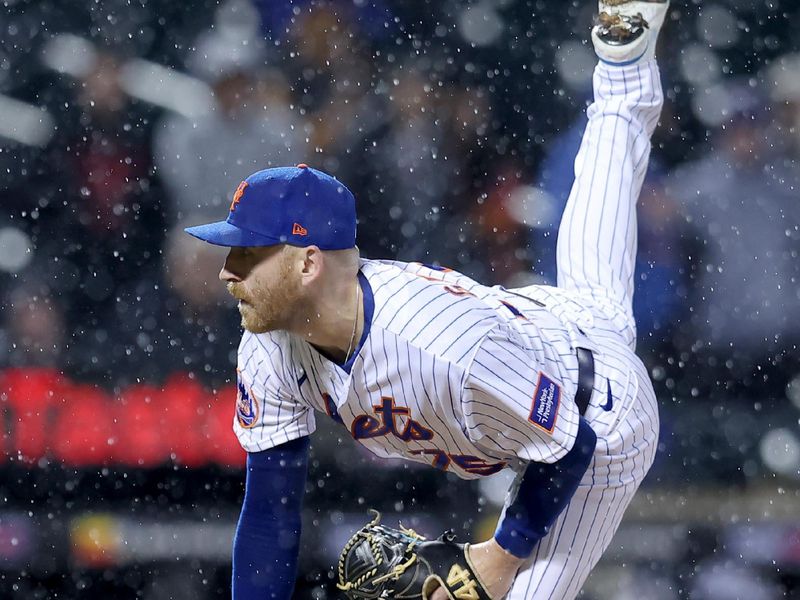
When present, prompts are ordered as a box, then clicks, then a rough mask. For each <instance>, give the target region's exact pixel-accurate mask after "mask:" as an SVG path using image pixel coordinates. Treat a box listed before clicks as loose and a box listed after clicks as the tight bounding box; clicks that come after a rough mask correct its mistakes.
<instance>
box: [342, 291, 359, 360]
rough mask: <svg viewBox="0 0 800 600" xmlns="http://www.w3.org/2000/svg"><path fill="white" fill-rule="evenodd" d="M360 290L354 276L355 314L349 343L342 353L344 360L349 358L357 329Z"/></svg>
mask: <svg viewBox="0 0 800 600" xmlns="http://www.w3.org/2000/svg"><path fill="white" fill-rule="evenodd" d="M360 290H361V285H360V284H359V283H358V277H356V316H355V318H354V319H353V333H351V334H350V343H349V344H348V345H347V354H345V355H344V362H347V360H348V359H349V358H350V352H351V351H352V350H353V342H354V341H355V339H356V329H358V295H359V292H360Z"/></svg>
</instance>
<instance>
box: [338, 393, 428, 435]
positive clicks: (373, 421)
mask: <svg viewBox="0 0 800 600" xmlns="http://www.w3.org/2000/svg"><path fill="white" fill-rule="evenodd" d="M372 411H373V412H374V413H375V415H376V416H377V418H376V417H373V416H371V415H359V416H357V417H356V418H355V419H354V420H353V423H352V425H351V426H350V435H352V436H353V438H355V439H357V440H363V439H366V438H375V437H380V436H383V435H389V434H391V435H394V436H395V437H399V438H400V439H401V440H403V441H404V442H408V441H415V442H416V441H420V440H430V439H432V438H433V432H432V431H431V430H430V429H427V428H425V427H423V426H422V425H421V424H420V423H418V422H416V421H415V420H414V419H412V418H411V411H410V410H409V409H408V408H407V407H405V406H395V404H394V398H387V397H383V398H381V403H380V404H375V405H373V407H372ZM401 417H405V419H403V418H401ZM403 420H405V423H403V422H402V421H403Z"/></svg>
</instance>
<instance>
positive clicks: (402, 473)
mask: <svg viewBox="0 0 800 600" xmlns="http://www.w3.org/2000/svg"><path fill="white" fill-rule="evenodd" d="M593 9H594V7H593V6H592V5H591V4H590V3H586V2H569V3H559V2H541V1H540V2H530V1H517V0H481V1H475V2H456V1H441V2H421V1H409V2H393V1H389V0H386V1H385V2H350V1H344V0H342V1H341V2H333V1H332V2H304V1H297V2H282V1H277V0H276V1H268V0H261V1H259V2H255V1H253V2H249V1H246V0H233V1H231V2H228V3H225V4H221V3H218V2H210V1H208V2H206V1H204V2H188V3H175V2H168V1H167V0H150V1H147V0H135V1H124V2H123V1H121V0H118V1H110V2H100V3H93V2H92V3H90V2H86V3H73V2H69V3H68V2H57V1H53V0H42V1H38V2H33V1H31V2H25V1H16V2H14V1H11V2H9V1H6V2H4V3H3V5H2V7H0V14H2V18H0V303H1V304H0V305H1V306H2V320H1V322H0V369H2V371H0V402H1V404H0V407H1V408H2V411H3V417H4V423H5V430H4V434H5V435H4V437H3V444H4V453H3V458H2V464H0V502H1V503H2V504H0V597H3V598H5V597H8V598H16V597H20V598H95V597H101V596H106V597H114V598H147V599H161V598H225V597H227V596H228V595H229V591H228V586H229V581H228V580H229V577H230V570H229V566H228V563H229V554H230V538H231V535H232V531H233V527H234V525H235V520H236V517H237V514H238V507H239V504H240V502H241V498H242V493H243V483H244V477H243V471H242V464H243V458H244V454H243V452H242V451H241V450H240V449H239V448H238V444H237V442H236V440H235V438H234V436H233V433H232V432H231V430H230V423H231V419H232V407H233V401H234V397H235V392H234V391H233V390H232V381H235V378H234V375H235V355H236V345H237V342H238V336H239V332H240V331H239V327H238V315H237V314H236V309H235V307H234V306H233V304H232V302H230V301H229V299H228V298H227V297H226V294H225V292H224V288H223V287H222V286H221V284H219V282H218V281H217V280H216V273H217V271H218V269H219V266H220V264H221V256H220V254H219V253H218V252H216V251H215V250H214V249H212V248H208V247H204V246H202V245H200V244H199V243H195V242H194V241H193V240H192V239H191V238H188V236H185V235H183V234H181V233H180V230H181V228H182V227H184V226H186V225H190V224H194V223H197V222H200V221H203V220H208V219H215V220H216V219H219V218H222V217H223V216H224V214H225V211H226V208H227V204H228V203H229V202H230V198H231V196H232V194H233V191H234V190H235V188H236V186H237V184H238V183H239V181H241V180H242V179H243V178H245V177H246V176H247V175H249V174H250V173H251V172H253V171H255V170H258V169H261V168H265V167H268V166H276V165H282V164H296V163H298V162H306V163H308V164H310V165H311V166H315V167H319V168H322V169H324V170H327V171H329V172H331V173H333V174H335V175H336V176H337V177H338V178H339V179H341V180H342V181H343V182H345V183H346V184H347V185H348V186H349V187H350V188H351V189H352V190H353V192H354V193H355V195H356V198H357V200H358V207H359V215H360V220H359V235H358V243H359V247H360V248H361V251H362V254H363V255H364V256H366V257H370V258H399V259H401V260H420V261H424V262H431V263H438V264H442V265H446V266H449V267H451V268H454V269H457V270H460V271H462V272H464V273H466V274H468V275H471V276H473V277H475V278H477V279H478V280H480V281H482V282H484V283H488V284H497V283H499V284H504V285H508V286H513V285H523V284H527V283H533V282H544V283H553V282H554V274H555V265H554V248H555V232H556V230H557V225H558V219H559V215H560V211H561V209H562V207H563V204H564V202H565V201H566V195H567V193H568V191H569V185H570V183H571V176H572V175H571V168H572V161H573V159H574V155H575V152H576V150H577V144H578V141H579V139H580V134H581V132H582V128H583V123H584V119H585V117H584V116H583V115H584V109H585V106H586V103H587V101H588V99H589V98H590V92H591V87H590V75H591V68H592V65H593V54H592V51H591V46H590V44H588V42H587V40H588V30H589V27H590V22H591V21H590V20H591V15H592V12H593ZM798 26H800V8H798V6H797V5H796V3H794V2H788V1H786V0H783V1H771V2H767V1H764V2H756V1H741V0H717V1H715V2H703V3H700V2H693V3H686V2H673V5H672V9H671V13H670V16H669V17H668V22H667V24H666V26H665V33H664V34H663V35H662V40H661V46H660V48H659V53H658V56H659V63H660V66H661V69H662V77H663V82H664V89H665V92H666V96H667V103H666V106H665V109H664V113H663V115H662V122H661V124H660V126H659V128H658V131H657V133H656V136H655V138H654V140H653V143H654V151H653V156H652V159H651V165H650V172H649V175H648V179H647V181H646V183H645V189H644V191H643V194H642V198H641V200H640V210H639V221H640V223H639V264H638V271H637V282H636V284H637V290H636V299H635V304H636V306H635V311H636V316H637V321H638V324H639V351H640V354H641V355H642V356H643V358H644V360H645V361H646V363H647V365H648V366H649V367H650V369H651V373H652V376H653V379H654V381H655V384H656V389H657V391H658V394H659V398H660V401H661V406H662V418H663V424H662V434H661V443H660V446H659V456H658V458H657V460H656V464H655V465H654V467H653V469H652V471H651V473H650V474H649V476H648V478H647V480H646V481H645V484H644V485H643V488H642V491H641V492H640V494H639V495H638V496H637V499H636V500H635V502H634V505H633V506H632V508H631V509H630V511H629V516H628V518H627V520H626V521H625V523H624V524H623V527H622V529H621V530H620V532H619V534H618V536H617V537H616V538H615V541H614V542H613V543H612V546H611V548H610V549H609V552H608V553H607V555H606V557H605V558H604V561H603V562H602V563H601V565H600V566H599V567H598V569H597V570H596V572H595V574H594V575H593V577H592V579H591V580H590V582H589V583H587V586H586V590H585V592H584V596H585V597H587V598H588V597H591V598H598V599H600V598H629V597H630V598H659V599H660V598H665V599H667V598H736V597H742V598H744V597H747V598H751V599H752V598H779V597H797V596H798V595H800V592H798V591H797V579H796V576H797V573H798V565H799V564H800V558H798V557H800V535H798V531H800V528H799V527H798V526H799V525H800V514H798V513H800V511H799V510H798V508H797V507H798V506H800V504H799V503H798V502H797V490H798V477H800V473H799V472H798V465H799V464H800V439H799V438H798V434H799V433H800V432H799V431H798V417H800V414H799V413H798V410H800V353H798V349H797V342H798V338H800V283H798V276H800V267H798V265H799V264H800V262H798V252H800V225H799V224H800V202H799V201H798V200H799V199H798V164H797V158H798V152H800V137H798V131H797V124H798V122H800V103H799V102H798V101H799V100H800V84H798V83H797V81H798V80H800V55H798V54H796V52H797V50H798V48H797V45H798V34H797V33H796V31H797V28H798ZM318 421H319V422H320V431H319V432H318V433H317V434H316V435H315V436H314V448H313V456H312V464H311V475H310V477H309V482H308V486H307V491H308V493H307V501H306V504H305V506H306V509H305V531H304V535H305V536H306V540H305V543H304V550H303V555H302V557H301V569H300V579H299V581H298V587H297V591H296V595H297V597H298V598H327V597H337V594H338V593H337V592H336V590H335V586H334V585H333V583H334V579H333V578H334V572H333V569H332V566H333V564H334V563H333V561H334V560H335V557H336V552H337V551H338V548H339V547H341V545H342V544H343V543H344V540H345V539H346V537H347V536H348V535H349V533H350V532H351V531H352V530H353V529H355V528H356V527H357V526H358V525H360V524H361V523H362V522H363V521H364V520H365V519H366V511H367V508H369V507H375V508H378V509H380V510H382V511H384V512H385V513H387V516H386V519H387V520H388V521H389V522H396V521H397V520H398V519H402V521H403V523H404V524H407V525H409V526H412V527H414V528H416V529H418V530H420V531H423V532H425V533H428V534H438V532H439V530H441V529H443V528H446V527H455V528H456V530H457V531H458V532H459V533H460V534H461V536H462V538H478V537H481V536H482V535H487V534H488V532H490V531H491V527H492V526H493V524H494V519H495V518H496V516H497V514H498V511H499V503H501V502H502V494H503V489H504V485H505V484H504V483H503V481H497V482H494V483H485V484H481V485H476V484H474V483H466V482H462V481H459V480H457V479H455V478H452V477H449V476H442V475H441V474H440V473H437V472H434V471H432V470H426V469H420V468H417V467H415V466H408V465H403V464H401V463H386V462H379V461H376V460H373V459H372V458H370V457H369V456H366V455H365V454H363V452H362V450H360V449H359V448H356V447H355V444H353V443H352V441H351V440H348V439H342V438H341V436H340V435H339V432H338V431H337V430H335V429H334V428H333V426H332V425H330V424H328V423H327V422H323V419H322V417H320V418H319V419H318ZM623 565H624V568H623Z"/></svg>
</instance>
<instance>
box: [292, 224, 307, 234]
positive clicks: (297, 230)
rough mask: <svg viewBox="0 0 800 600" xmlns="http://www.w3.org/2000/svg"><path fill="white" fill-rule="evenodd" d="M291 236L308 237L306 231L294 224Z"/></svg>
mask: <svg viewBox="0 0 800 600" xmlns="http://www.w3.org/2000/svg"><path fill="white" fill-rule="evenodd" d="M292 235H308V230H307V229H306V228H305V227H303V226H302V225H300V223H295V224H294V227H292Z"/></svg>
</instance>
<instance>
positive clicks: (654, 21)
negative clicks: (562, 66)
mask: <svg viewBox="0 0 800 600" xmlns="http://www.w3.org/2000/svg"><path fill="white" fill-rule="evenodd" d="M668 8H669V0H600V1H599V3H598V13H599V14H598V15H597V17H595V23H594V27H593V28H592V43H593V44H594V50H595V52H596V53H597V56H599V57H600V59H601V60H603V61H605V62H608V63H613V64H630V63H634V62H637V61H639V60H640V59H643V60H650V59H651V58H653V57H654V56H655V46H656V40H657V39H658V32H659V30H660V29H661V25H663V23H664V18H665V17H666V15H667V9H668Z"/></svg>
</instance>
